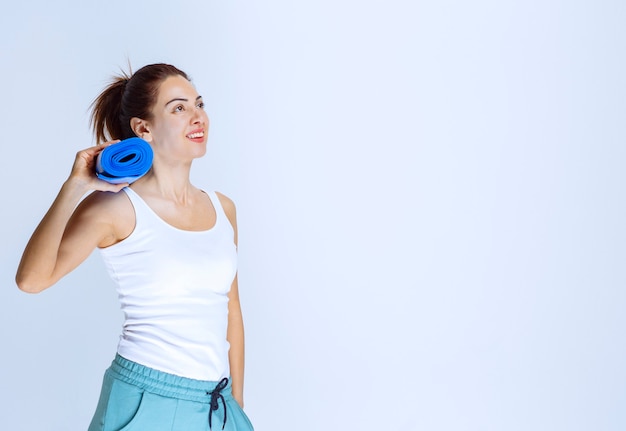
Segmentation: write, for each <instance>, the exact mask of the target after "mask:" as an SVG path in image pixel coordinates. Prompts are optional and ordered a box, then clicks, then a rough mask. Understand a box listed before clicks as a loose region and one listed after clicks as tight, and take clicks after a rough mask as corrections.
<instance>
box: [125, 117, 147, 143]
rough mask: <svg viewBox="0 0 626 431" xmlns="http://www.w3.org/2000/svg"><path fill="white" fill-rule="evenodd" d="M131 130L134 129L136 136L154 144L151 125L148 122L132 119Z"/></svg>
mask: <svg viewBox="0 0 626 431" xmlns="http://www.w3.org/2000/svg"><path fill="white" fill-rule="evenodd" d="M130 128H131V129H133V132H135V135H137V136H138V137H140V138H141V139H143V140H144V141H147V142H152V133H150V125H149V124H148V122H147V121H146V120H142V119H141V118H137V117H133V118H131V119H130Z"/></svg>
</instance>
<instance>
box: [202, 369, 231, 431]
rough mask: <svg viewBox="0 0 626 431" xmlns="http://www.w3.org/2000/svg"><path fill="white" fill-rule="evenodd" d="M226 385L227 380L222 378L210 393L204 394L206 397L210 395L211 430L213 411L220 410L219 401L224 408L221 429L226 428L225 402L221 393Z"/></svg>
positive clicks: (210, 427)
mask: <svg viewBox="0 0 626 431" xmlns="http://www.w3.org/2000/svg"><path fill="white" fill-rule="evenodd" d="M227 385H228V378H226V377H224V378H223V379H222V380H220V382H219V383H218V384H217V386H216V387H215V389H213V390H212V391H211V392H208V391H207V393H206V394H207V395H211V407H210V408H209V429H212V428H213V427H212V426H211V417H212V416H213V411H214V410H218V409H219V408H220V406H219V400H220V399H221V400H222V405H223V406H224V423H223V424H222V429H224V427H225V426H226V400H224V395H222V394H221V392H222V390H223V389H224V388H226V386H227Z"/></svg>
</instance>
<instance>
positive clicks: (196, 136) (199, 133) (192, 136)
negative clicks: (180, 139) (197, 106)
mask: <svg viewBox="0 0 626 431" xmlns="http://www.w3.org/2000/svg"><path fill="white" fill-rule="evenodd" d="M187 138H189V139H200V138H204V130H200V131H196V132H192V133H190V134H188V135H187Z"/></svg>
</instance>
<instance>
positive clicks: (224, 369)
mask: <svg viewBox="0 0 626 431" xmlns="http://www.w3.org/2000/svg"><path fill="white" fill-rule="evenodd" d="M203 107H204V105H203V102H202V97H201V96H200V95H198V93H197V92H196V89H195V88H194V86H193V85H192V84H191V83H190V81H189V79H188V77H187V75H186V74H185V73H184V72H182V71H181V70H179V69H177V68H175V67H174V66H171V65H166V64H153V65H148V66H145V67H143V68H141V69H139V70H138V71H137V72H135V73H134V74H132V76H120V77H117V78H116V79H115V80H114V81H113V83H112V84H111V85H110V86H109V87H107V88H106V89H105V90H104V91H103V93H102V94H100V96H99V97H98V98H97V99H96V100H95V102H94V104H93V116H92V125H93V129H94V133H95V135H96V138H97V139H98V140H99V141H105V140H107V139H110V140H109V141H108V142H106V143H104V144H102V145H98V146H95V147H92V148H88V149H86V150H83V151H80V152H79V153H78V154H77V155H76V159H75V161H74V166H73V168H72V171H71V174H70V176H69V178H68V179H67V180H66V181H65V183H64V184H63V186H62V187H61V190H60V192H59V195H58V196H57V198H56V200H55V201H54V203H53V204H52V206H51V208H50V209H49V211H48V212H47V214H46V215H45V216H44V218H43V220H42V221H41V223H40V224H39V226H38V227H37V229H36V230H35V232H34V233H33V236H32V237H31V239H30V241H29V243H28V245H27V246H26V249H25V251H24V254H23V256H22V260H21V262H20V265H19V268H18V271H17V276H16V281H17V284H18V286H19V288H20V289H22V290H24V291H26V292H29V293H37V292H41V291H42V290H44V289H46V288H48V287H50V286H52V285H53V284H54V283H56V282H57V281H58V280H59V279H60V278H61V277H63V276H64V275H66V274H67V273H69V272H70V271H72V270H73V269H74V268H76V267H77V266H78V265H79V264H80V263H81V262H82V261H83V260H84V259H85V258H87V256H89V254H90V253H91V252H92V251H93V249H94V248H98V249H99V250H100V252H101V254H102V256H103V258H104V261H105V264H106V266H107V269H108V271H109V273H110V275H111V277H112V278H113V280H114V281H115V283H116V284H117V289H118V293H119V298H120V301H121V306H122V310H123V311H124V315H125V323H124V327H123V332H122V335H121V337H120V342H119V345H118V349H117V355H116V356H115V360H114V361H113V363H112V365H111V367H110V368H109V369H108V370H107V371H106V373H105V376H104V382H103V386H102V392H101V395H100V400H99V402H98V406H97V408H96V413H95V415H94V418H93V420H92V422H91V425H90V427H89V431H120V430H124V431H160V430H163V431H165V430H168V431H179V430H180V431H182V430H184V431H194V430H198V431H200V430H208V429H223V430H233V431H234V430H239V431H240V430H245V431H248V430H252V425H251V424H250V421H249V420H248V418H247V417H246V415H245V413H244V412H243V410H242V408H243V377H244V332H243V320H242V315H241V308H240V304H239V293H238V288H237V245H236V244H237V225H236V218H235V206H234V204H233V202H232V201H231V200H230V199H229V198H227V197H226V196H224V195H222V194H220V193H216V192H208V193H207V192H204V191H202V190H200V189H198V188H196V187H195V186H193V185H192V184H191V182H190V180H189V172H190V169H191V164H192V161H193V160H194V159H195V158H197V157H202V156H203V155H204V154H205V152H206V142H207V135H208V131H209V119H208V117H207V114H206V112H205V111H204V109H203ZM134 136H138V137H140V138H143V139H144V140H146V141H147V142H148V143H150V146H151V147H152V149H153V152H154V159H153V164H152V168H151V170H150V171H149V172H148V173H147V174H146V175H145V176H143V177H141V178H140V179H139V180H137V181H136V182H134V183H133V184H132V185H131V186H129V185H128V184H120V185H113V184H109V183H107V182H104V181H101V180H99V179H98V178H97V177H96V176H95V175H94V164H95V158H96V157H97V155H98V153H99V152H101V151H102V150H103V149H104V148H105V147H106V146H108V145H112V144H114V143H115V142H116V141H117V140H120V139H126V138H129V137H134ZM89 191H93V193H91V194H89V195H88V196H87V197H86V198H85V199H83V200H82V201H81V198H82V197H83V196H84V195H85V194H86V193H87V192H89Z"/></svg>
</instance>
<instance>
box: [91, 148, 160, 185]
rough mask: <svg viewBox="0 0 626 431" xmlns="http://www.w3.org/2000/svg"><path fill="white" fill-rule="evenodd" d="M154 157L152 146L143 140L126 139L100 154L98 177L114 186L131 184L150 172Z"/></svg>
mask: <svg viewBox="0 0 626 431" xmlns="http://www.w3.org/2000/svg"><path fill="white" fill-rule="evenodd" d="M153 157H154V154H153V153H152V148H151V147H150V144H148V143H147V142H146V141H144V140H143V139H141V138H128V139H124V140H123V141H120V142H118V143H116V144H113V145H109V146H108V147H106V148H105V149H104V150H102V151H101V152H100V154H98V157H97V158H96V175H97V176H98V178H100V179H101V180H104V181H107V182H109V183H112V184H120V183H128V184H130V183H132V182H133V181H136V180H138V179H139V178H141V177H142V176H144V175H145V173H146V172H148V171H149V170H150V167H151V166H152V158H153Z"/></svg>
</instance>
